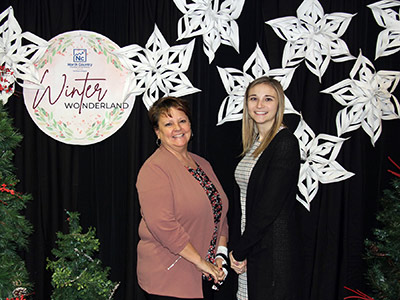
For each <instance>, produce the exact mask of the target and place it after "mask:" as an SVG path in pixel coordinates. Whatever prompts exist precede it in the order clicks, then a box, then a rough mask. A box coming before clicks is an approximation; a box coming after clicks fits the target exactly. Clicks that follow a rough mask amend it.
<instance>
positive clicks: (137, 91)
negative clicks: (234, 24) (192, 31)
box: [114, 25, 200, 109]
mask: <svg viewBox="0 0 400 300" xmlns="http://www.w3.org/2000/svg"><path fill="white" fill-rule="evenodd" d="M194 42H195V41H194V40H192V41H191V42H190V43H189V44H185V45H177V46H172V47H170V46H169V45H168V43H167V42H166V40H165V38H164V36H163V35H162V33H161V32H160V30H159V29H158V28H157V26H156V25H155V26H154V31H153V33H152V35H151V36H150V38H149V40H148V41H147V43H146V46H145V48H142V47H140V46H138V45H130V46H126V47H124V48H121V49H120V50H118V51H115V52H114V53H115V54H116V55H117V56H118V57H119V59H120V60H121V63H122V64H123V65H124V66H125V67H126V68H128V69H129V70H131V75H130V78H129V83H128V84H126V85H125V86H126V88H125V92H124V95H125V99H126V98H127V97H128V96H129V95H132V94H134V95H136V96H137V95H141V94H143V93H144V95H143V102H144V104H145V105H146V107H147V109H149V108H150V106H151V105H152V104H153V103H154V102H155V101H157V100H158V99H159V98H160V97H162V96H175V97H181V96H185V95H190V94H193V93H196V92H199V91H200V90H199V89H197V88H195V87H193V85H192V84H191V82H190V81H189V79H188V78H187V77H186V75H185V74H184V73H183V72H185V71H187V69H188V68H189V64H190V59H191V57H192V53H193V47H194ZM160 94H163V95H162V96H161V95H160Z"/></svg>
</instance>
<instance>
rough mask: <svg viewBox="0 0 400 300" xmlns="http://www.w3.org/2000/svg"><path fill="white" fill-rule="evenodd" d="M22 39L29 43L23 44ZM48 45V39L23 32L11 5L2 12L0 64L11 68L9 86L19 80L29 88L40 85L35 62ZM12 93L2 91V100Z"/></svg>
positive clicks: (8, 76) (0, 95)
mask: <svg viewBox="0 0 400 300" xmlns="http://www.w3.org/2000/svg"><path fill="white" fill-rule="evenodd" d="M22 40H26V41H27V42H28V43H25V45H22ZM47 46H48V43H47V41H45V40H43V39H41V38H39V37H38V36H36V35H34V34H32V33H30V32H22V30H21V27H20V26H19V24H18V22H17V20H16V19H15V17H14V10H13V8H12V7H11V6H10V7H9V8H8V9H6V10H5V11H3V12H2V13H1V14H0V66H2V68H4V69H7V70H10V72H9V74H7V80H8V86H13V85H14V83H15V82H17V83H18V84H20V85H21V86H23V87H27V88H30V87H32V88H38V87H40V83H39V77H38V72H37V70H36V68H35V66H34V62H35V61H36V60H37V59H38V58H40V57H41V56H42V55H43V54H44V52H45V51H46V48H47ZM23 81H29V82H31V83H32V84H30V85H28V84H26V83H23ZM11 95H12V93H5V92H4V90H3V91H1V92H0V100H2V101H3V103H6V102H7V99H8V97H9V96H11Z"/></svg>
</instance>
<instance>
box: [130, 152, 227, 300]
mask: <svg viewBox="0 0 400 300" xmlns="http://www.w3.org/2000/svg"><path fill="white" fill-rule="evenodd" d="M190 154H191V155H192V157H193V158H194V160H195V161H196V162H197V164H198V165H199V166H200V167H201V168H202V169H203V170H204V172H205V173H206V174H207V176H208V177H209V179H210V180H211V181H212V182H213V184H214V185H215V187H216V188H217V190H218V192H219V194H220V196H221V201H222V216H221V221H220V223H219V232H218V240H219V238H220V236H221V235H223V236H226V237H227V236H228V224H227V219H226V213H227V211H228V199H227V197H226V195H225V192H224V190H223V189H222V186H221V184H220V182H219V181H218V179H217V177H216V175H215V174H214V171H213V170H212V167H211V165H210V164H209V163H208V162H207V161H206V160H205V159H203V158H201V157H200V156H198V155H195V154H193V153H190ZM136 187H137V190H138V194H139V202H140V206H141V214H142V220H141V222H140V225H139V237H140V241H139V243H138V247H137V255H138V260H137V276H138V282H139V285H140V287H141V288H142V289H143V290H145V291H146V292H147V293H150V294H156V295H162V296H170V297H179V298H202V297H203V293H202V282H201V281H202V274H201V272H199V271H198V270H197V269H196V267H195V266H194V265H193V264H192V263H190V262H189V261H187V260H185V259H184V258H180V256H179V254H178V253H179V252H180V251H181V250H183V248H184V247H185V246H186V244H187V243H188V242H189V241H190V242H191V243H192V245H193V246H194V247H195V249H196V250H197V251H198V252H199V254H200V255H201V256H202V257H204V258H205V257H206V254H207V250H208V247H209V245H210V241H211V238H212V233H213V229H214V221H213V213H212V207H211V204H210V201H209V199H208V197H207V194H206V192H205V191H204V189H203V188H202V187H201V186H200V183H199V182H198V181H197V180H196V179H195V178H194V177H193V176H192V175H191V174H190V173H189V171H188V170H187V169H186V168H185V167H184V166H183V165H182V164H181V162H180V161H179V160H178V159H177V158H176V157H175V156H174V155H173V154H172V153H170V152H169V151H168V150H166V149H165V148H164V147H162V146H161V147H160V148H158V149H157V150H156V151H155V152H154V153H153V154H152V155H151V156H150V157H149V158H148V159H147V160H146V162H145V163H144V164H143V166H142V168H141V169H140V171H139V174H138V178H137V182H136ZM217 245H218V242H217Z"/></svg>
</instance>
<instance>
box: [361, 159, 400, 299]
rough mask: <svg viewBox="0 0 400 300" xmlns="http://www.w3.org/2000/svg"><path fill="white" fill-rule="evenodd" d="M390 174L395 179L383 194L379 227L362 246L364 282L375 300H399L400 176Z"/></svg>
mask: <svg viewBox="0 0 400 300" xmlns="http://www.w3.org/2000/svg"><path fill="white" fill-rule="evenodd" d="M389 159H390V158H389ZM392 162H393V161H392ZM393 164H394V165H395V166H396V167H397V168H399V169H400V167H399V166H397V165H396V164H395V163H394V162H393ZM389 172H391V173H392V174H394V175H396V176H397V177H398V178H394V179H393V180H392V182H391V188H390V189H386V190H384V192H383V197H382V199H381V203H380V204H381V210H380V211H379V212H378V214H377V220H378V221H379V224H380V226H379V228H376V229H374V231H373V235H374V239H373V240H368V239H367V240H366V242H365V244H366V247H367V248H366V249H367V251H366V252H367V255H366V259H367V265H368V271H367V278H368V281H369V283H370V285H371V287H372V289H373V292H374V293H375V295H374V296H375V297H374V298H375V299H376V300H378V299H382V300H383V299H384V300H399V299H400V174H398V173H396V172H393V171H390V170H389Z"/></svg>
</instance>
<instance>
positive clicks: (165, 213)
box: [136, 164, 190, 254]
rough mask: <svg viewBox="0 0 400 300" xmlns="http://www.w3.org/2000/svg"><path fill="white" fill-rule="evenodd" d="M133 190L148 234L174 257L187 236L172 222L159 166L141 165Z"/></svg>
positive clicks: (169, 192)
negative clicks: (137, 197)
mask: <svg viewBox="0 0 400 300" xmlns="http://www.w3.org/2000/svg"><path fill="white" fill-rule="evenodd" d="M136 187H137V190H138V195H139V203H140V206H141V214H142V217H143V219H144V222H145V224H146V226H147V228H148V229H149V231H150V233H151V234H152V236H153V237H154V239H155V240H157V241H158V242H159V243H160V244H161V245H162V246H163V247H166V248H168V250H169V251H170V252H172V253H174V254H178V253H179V252H181V251H182V249H183V248H184V247H185V246H186V245H187V243H188V242H189V240H190V237H189V235H188V233H187V232H186V231H185V230H184V228H183V227H182V226H181V224H180V223H179V222H178V221H177V220H176V217H175V213H174V195H173V191H172V188H171V185H170V182H169V176H168V175H167V174H166V173H165V172H164V171H163V170H162V168H161V167H159V166H157V165H153V164H145V165H144V166H143V168H142V169H141V170H140V172H139V175H138V179H137V183H136Z"/></svg>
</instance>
